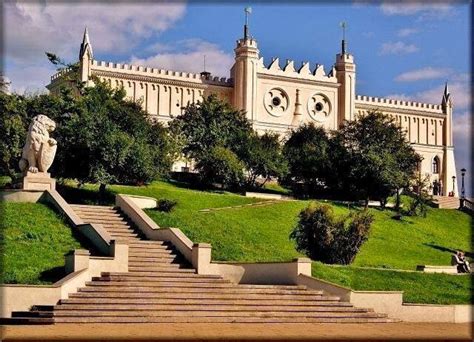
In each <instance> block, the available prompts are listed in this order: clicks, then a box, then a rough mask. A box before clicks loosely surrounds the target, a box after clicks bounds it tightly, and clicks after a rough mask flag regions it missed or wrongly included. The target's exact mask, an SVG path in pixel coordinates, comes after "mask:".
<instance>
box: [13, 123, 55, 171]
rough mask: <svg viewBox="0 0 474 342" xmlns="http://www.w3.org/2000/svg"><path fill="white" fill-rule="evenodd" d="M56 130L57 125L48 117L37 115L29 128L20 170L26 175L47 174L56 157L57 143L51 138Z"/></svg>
mask: <svg viewBox="0 0 474 342" xmlns="http://www.w3.org/2000/svg"><path fill="white" fill-rule="evenodd" d="M55 129H56V123H55V122H54V121H53V120H51V119H50V118H48V117H47V116H46V115H42V114H40V115H37V116H35V117H34V118H33V121H32V122H31V124H30V127H29V128H28V135H27V137H26V142H25V145H24V146H23V152H22V155H21V160H20V162H19V166H20V170H21V171H22V172H24V173H26V172H27V171H29V172H32V173H37V172H47V171H48V169H49V168H50V166H51V164H52V163H53V160H54V156H55V155H56V149H57V142H56V140H54V139H53V138H50V137H49V133H51V132H52V131H54V130H55Z"/></svg>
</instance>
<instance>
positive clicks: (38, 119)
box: [33, 114, 56, 133]
mask: <svg viewBox="0 0 474 342" xmlns="http://www.w3.org/2000/svg"><path fill="white" fill-rule="evenodd" d="M33 122H34V123H37V124H40V125H41V126H42V127H43V128H44V129H46V130H47V131H48V132H50V133H51V132H52V131H54V130H55V129H56V123H55V122H54V121H53V120H51V119H50V118H48V117H47V116H46V115H43V114H40V115H37V116H35V117H34V118H33Z"/></svg>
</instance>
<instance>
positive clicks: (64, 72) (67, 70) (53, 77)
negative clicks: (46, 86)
mask: <svg viewBox="0 0 474 342" xmlns="http://www.w3.org/2000/svg"><path fill="white" fill-rule="evenodd" d="M71 70H72V69H71V68H64V69H62V70H60V71H58V72H57V73H55V74H54V75H53V76H51V82H53V81H55V80H57V79H59V78H61V77H62V76H65V75H66V74H68V73H70V72H71Z"/></svg>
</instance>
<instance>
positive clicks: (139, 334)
mask: <svg viewBox="0 0 474 342" xmlns="http://www.w3.org/2000/svg"><path fill="white" fill-rule="evenodd" d="M318 339H324V340H328V339H329V340H341V339H350V340H359V341H366V340H380V341H387V340H445V341H446V340H448V341H454V340H460V341H472V326H471V324H444V323H443V324H434V323H389V324H220V323H216V324H102V325H99V324H90V325H80V324H61V325H45V326H3V327H2V341H13V340H30V341H38V340H47V341H53V340H77V341H79V340H82V341H85V340H88V341H97V340H116V341H118V340H120V341H127V340H128V341H138V340H142V341H143V340H161V341H166V340H174V341H179V340H181V341H182V340H200V341H206V340H233V341H237V340H238V341H244V340H280V341H290V340H291V341H293V340H300V341H303V340H306V341H308V340H318Z"/></svg>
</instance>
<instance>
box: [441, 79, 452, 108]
mask: <svg viewBox="0 0 474 342" xmlns="http://www.w3.org/2000/svg"><path fill="white" fill-rule="evenodd" d="M450 99H451V93H450V92H449V88H448V81H446V84H445V86H444V92H443V101H442V103H448V100H450Z"/></svg>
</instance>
